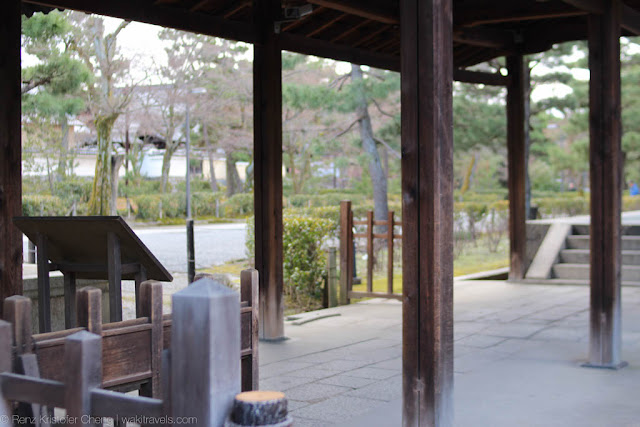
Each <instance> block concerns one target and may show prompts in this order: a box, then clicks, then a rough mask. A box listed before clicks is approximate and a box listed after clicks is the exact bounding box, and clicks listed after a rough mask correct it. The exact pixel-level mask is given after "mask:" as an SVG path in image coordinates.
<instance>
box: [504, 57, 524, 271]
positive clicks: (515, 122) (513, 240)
mask: <svg viewBox="0 0 640 427" xmlns="http://www.w3.org/2000/svg"><path fill="white" fill-rule="evenodd" d="M524 66H525V65H524V61H523V57H522V55H511V56H508V57H507V70H508V71H509V78H510V80H509V85H508V87H507V151H508V170H509V172H508V174H509V176H508V182H509V254H510V259H511V268H510V269H509V280H522V279H524V273H525V265H524V263H525V254H526V247H527V231H526V221H527V213H526V180H527V178H526V174H527V164H526V151H525V150H526V138H525V135H526V133H525V126H526V120H525V104H526V97H527V91H526V87H525V85H526V81H525V78H526V74H525V69H524Z"/></svg>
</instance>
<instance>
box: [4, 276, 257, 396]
mask: <svg viewBox="0 0 640 427" xmlns="http://www.w3.org/2000/svg"><path fill="white" fill-rule="evenodd" d="M240 296H241V299H240V318H241V344H240V346H241V347H240V348H239V351H240V358H241V366H242V391H248V390H257V389H258V307H259V304H258V272H257V271H256V270H245V271H243V272H242V273H241V285H240ZM101 299H102V296H101V291H100V290H99V289H96V288H90V287H89V288H82V289H81V290H80V291H78V293H77V295H76V305H77V311H76V313H77V325H78V327H77V328H74V329H66V330H63V331H57V332H48V333H43V334H36V335H31V300H30V299H29V298H26V297H23V296H13V297H9V298H7V299H6V300H5V301H4V320H5V321H7V322H9V323H11V324H12V329H13V332H12V336H13V346H14V348H15V350H14V353H13V354H14V360H13V363H12V365H13V367H14V369H16V372H24V371H26V372H25V373H27V374H33V373H34V371H33V370H28V369H22V367H21V366H20V363H22V362H21V360H23V359H24V360H27V361H29V363H30V364H31V365H33V366H37V371H38V374H39V376H40V377H42V378H44V379H48V380H54V381H62V380H63V378H64V375H65V372H64V357H63V356H64V353H65V345H66V344H65V342H66V340H67V338H68V337H69V336H71V335H73V334H75V333H77V332H79V331H82V330H86V331H89V332H91V333H93V334H96V335H98V336H101V337H102V343H101V347H102V382H101V386H102V387H103V388H108V389H111V390H117V391H130V390H135V389H139V390H140V394H141V395H143V396H148V397H159V396H160V395H161V391H160V390H161V383H160V371H161V364H162V363H161V360H162V351H163V350H165V349H169V348H170V347H171V342H172V338H173V337H172V331H173V330H174V325H173V323H174V316H173V314H165V315H163V314H162V285H161V283H160V282H154V281H147V282H143V283H142V285H141V286H140V309H141V314H142V317H139V318H136V319H131V320H125V321H121V322H114V323H106V324H103V323H102V307H101ZM174 313H175V310H174ZM193 328H194V329H195V326H193ZM196 332H197V331H196ZM202 333H203V334H204V333H205V331H202ZM23 355H30V356H29V357H27V358H22V357H21V356H23ZM193 357H194V359H197V358H198V357H199V356H195V355H194V356H193ZM25 368H28V366H26V367H25Z"/></svg>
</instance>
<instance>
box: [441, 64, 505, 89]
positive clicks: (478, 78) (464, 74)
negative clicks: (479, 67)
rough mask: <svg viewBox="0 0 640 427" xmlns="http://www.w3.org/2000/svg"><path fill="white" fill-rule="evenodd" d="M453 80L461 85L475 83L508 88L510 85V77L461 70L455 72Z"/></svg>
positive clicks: (457, 69)
mask: <svg viewBox="0 0 640 427" xmlns="http://www.w3.org/2000/svg"><path fill="white" fill-rule="evenodd" d="M453 80H455V81H457V82H461V83H475V84H483V85H487V86H507V85H508V84H509V76H503V75H502V74H499V73H486V72H482V71H470V70H463V69H461V68H456V69H455V70H453Z"/></svg>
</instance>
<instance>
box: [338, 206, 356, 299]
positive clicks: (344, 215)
mask: <svg viewBox="0 0 640 427" xmlns="http://www.w3.org/2000/svg"><path fill="white" fill-rule="evenodd" d="M353 222H354V221H353V218H352V216H351V202H350V201H347V200H343V201H341V202H340V305H346V304H349V295H348V291H349V289H350V286H349V284H350V283H351V282H353V266H352V262H353V257H352V251H353V237H352V236H353V230H352V223H353Z"/></svg>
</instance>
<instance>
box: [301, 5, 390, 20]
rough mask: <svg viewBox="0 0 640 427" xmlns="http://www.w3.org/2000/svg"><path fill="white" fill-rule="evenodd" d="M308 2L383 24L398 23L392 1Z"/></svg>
mask: <svg viewBox="0 0 640 427" xmlns="http://www.w3.org/2000/svg"><path fill="white" fill-rule="evenodd" d="M309 3H311V4H315V5H318V6H324V7H326V8H328V9H335V10H339V11H341V12H344V13H348V14H351V15H356V16H360V17H362V18H367V19H371V20H372V21H378V22H383V23H385V24H398V23H399V22H400V21H399V20H398V7H397V6H396V5H395V4H394V2H384V3H383V2H379V1H373V2H372V1H363V0H347V1H345V0H340V1H338V0H309Z"/></svg>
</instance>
